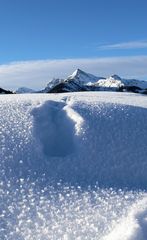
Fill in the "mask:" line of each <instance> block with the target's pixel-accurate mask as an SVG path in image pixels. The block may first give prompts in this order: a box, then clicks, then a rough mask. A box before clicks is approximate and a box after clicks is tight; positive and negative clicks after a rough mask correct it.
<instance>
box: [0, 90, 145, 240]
mask: <svg viewBox="0 0 147 240" xmlns="http://www.w3.org/2000/svg"><path fill="white" fill-rule="evenodd" d="M0 112H1V118H0V146H1V148H0V239H6V240H8V239H9V240H34V239H38V240H49V239H51V240H52V239H55V240H56V239H57V240H59V239H71V240H72V239H88V240H90V239H100V240H111V239H113V240H122V239H123V240H146V239H147V230H146V229H147V175H146V172H147V162H146V156H147V147H146V142H147V134H146V131H147V121H146V118H147V98H146V97H145V96H143V95H139V94H133V93H117V92H83V93H66V94H32V95H31V94H27V95H25V94H21V95H1V96H0Z"/></svg>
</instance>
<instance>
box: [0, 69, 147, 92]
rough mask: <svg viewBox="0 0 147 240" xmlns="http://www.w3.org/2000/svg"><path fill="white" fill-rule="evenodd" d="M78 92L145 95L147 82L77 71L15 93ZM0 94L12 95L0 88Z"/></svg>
mask: <svg viewBox="0 0 147 240" xmlns="http://www.w3.org/2000/svg"><path fill="white" fill-rule="evenodd" d="M80 91H118V92H135V93H143V94H147V81H143V80H136V79H124V78H121V77H119V76H118V75H112V76H110V77H107V78H105V77H98V76H94V75H93V74H90V73H86V72H84V71H82V70H80V69H77V70H75V71H74V72H73V74H71V75H70V76H68V77H67V78H65V79H60V78H53V80H51V81H50V82H49V83H48V84H47V86H46V87H45V88H44V89H42V90H40V91H37V92H36V91H35V90H32V89H30V88H27V87H21V88H19V89H17V90H16V91H15V93H35V92H36V93H63V92H80ZM0 93H12V92H10V91H7V90H4V89H1V88H0Z"/></svg>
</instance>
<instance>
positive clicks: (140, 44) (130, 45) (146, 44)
mask: <svg viewBox="0 0 147 240" xmlns="http://www.w3.org/2000/svg"><path fill="white" fill-rule="evenodd" d="M139 48H147V40H142V41H132V42H122V43H116V44H109V45H101V46H99V47H98V50H115V49H139Z"/></svg>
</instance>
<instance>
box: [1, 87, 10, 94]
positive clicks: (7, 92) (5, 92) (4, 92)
mask: <svg viewBox="0 0 147 240" xmlns="http://www.w3.org/2000/svg"><path fill="white" fill-rule="evenodd" d="M0 94H13V92H11V91H9V90H5V89H3V88H0Z"/></svg>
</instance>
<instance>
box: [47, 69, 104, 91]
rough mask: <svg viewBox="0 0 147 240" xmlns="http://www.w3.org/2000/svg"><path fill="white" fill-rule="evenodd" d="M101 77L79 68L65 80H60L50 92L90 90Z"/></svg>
mask: <svg viewBox="0 0 147 240" xmlns="http://www.w3.org/2000/svg"><path fill="white" fill-rule="evenodd" d="M99 79H103V78H102V77H96V76H94V75H92V74H90V73H86V72H84V71H82V70H80V69H77V70H76V71H74V72H73V74H71V75H70V76H68V77H67V78H66V79H65V80H62V81H60V82H59V84H56V85H55V86H53V87H52V88H51V89H50V91H49V92H51V93H58V92H78V91H88V90H89V88H90V86H91V85H92V84H93V83H94V82H96V81H98V80H99Z"/></svg>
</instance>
